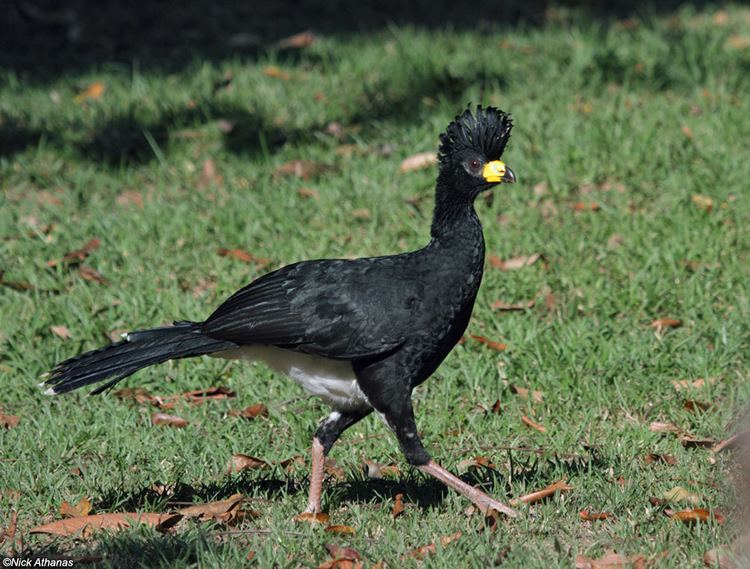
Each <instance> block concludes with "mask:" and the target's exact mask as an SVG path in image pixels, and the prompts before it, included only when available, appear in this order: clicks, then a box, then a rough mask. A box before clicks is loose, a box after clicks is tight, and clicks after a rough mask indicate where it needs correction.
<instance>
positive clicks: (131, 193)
mask: <svg viewBox="0 0 750 569" xmlns="http://www.w3.org/2000/svg"><path fill="white" fill-rule="evenodd" d="M115 202H117V205H122V206H126V205H134V206H136V207H137V208H139V209H143V195H142V194H141V192H138V191H135V190H125V191H124V192H122V193H120V195H118V196H117V197H116V198H115Z"/></svg>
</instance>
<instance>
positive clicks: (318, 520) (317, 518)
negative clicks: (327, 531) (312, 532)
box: [294, 512, 331, 524]
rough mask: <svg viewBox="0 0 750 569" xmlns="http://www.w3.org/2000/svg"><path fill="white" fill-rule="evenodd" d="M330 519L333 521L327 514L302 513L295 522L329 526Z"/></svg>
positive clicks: (295, 517)
mask: <svg viewBox="0 0 750 569" xmlns="http://www.w3.org/2000/svg"><path fill="white" fill-rule="evenodd" d="M329 519H331V516H329V515H328V514H326V513H325V512H317V513H313V512H302V513H301V514H297V515H296V516H294V521H295V522H308V523H311V524H327V523H328V520H329Z"/></svg>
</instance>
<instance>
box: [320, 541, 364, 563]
mask: <svg viewBox="0 0 750 569" xmlns="http://www.w3.org/2000/svg"><path fill="white" fill-rule="evenodd" d="M325 548H326V550H327V551H328V554H329V555H330V556H331V557H333V558H334V559H349V560H351V561H359V560H360V559H361V557H360V555H359V553H358V552H357V551H356V550H354V549H352V548H351V547H341V546H340V545H336V544H335V543H326V544H325Z"/></svg>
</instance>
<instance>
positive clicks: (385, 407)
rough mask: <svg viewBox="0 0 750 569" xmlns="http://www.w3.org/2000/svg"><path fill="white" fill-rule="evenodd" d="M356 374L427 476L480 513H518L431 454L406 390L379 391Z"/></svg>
mask: <svg viewBox="0 0 750 569" xmlns="http://www.w3.org/2000/svg"><path fill="white" fill-rule="evenodd" d="M358 377H359V378H360V386H361V387H362V388H363V391H364V392H365V395H367V397H368V400H369V401H370V404H371V405H373V406H374V407H375V410H376V411H377V412H378V414H379V415H380V417H381V418H382V419H383V420H384V421H385V423H386V425H388V427H389V428H390V429H391V430H392V431H393V432H394V433H395V435H396V438H397V439H398V442H399V445H400V446H401V451H402V452H403V453H404V456H405V457H406V460H407V461H409V464H412V465H414V466H416V467H417V468H419V469H420V470H421V471H422V472H425V473H427V474H429V475H430V476H434V477H435V478H437V479H438V480H440V481H441V482H442V483H443V484H445V485H446V486H448V487H450V488H453V489H454V490H455V491H456V492H458V493H459V494H461V495H463V496H466V497H467V498H468V499H469V500H471V502H472V503H473V504H474V505H475V506H476V507H477V508H479V510H480V511H482V512H483V513H487V512H488V511H490V510H497V511H499V512H502V513H503V514H505V515H507V516H510V517H516V516H517V515H518V513H517V512H516V511H515V510H513V509H512V508H510V507H508V506H506V505H505V504H503V503H502V502H499V501H497V500H495V499H494V498H492V497H490V496H488V495H487V494H485V493H484V492H482V491H481V490H479V489H478V488H475V487H474V486H471V485H470V484H467V483H466V482H464V481H463V480H461V479H460V478H458V477H457V476H455V475H454V474H451V473H450V472H448V471H447V470H446V469H444V468H443V467H442V466H440V465H438V464H437V463H436V462H435V461H433V460H432V459H431V458H430V455H429V454H428V452H427V451H426V450H425V448H424V445H423V444H422V441H421V439H420V438H419V435H418V434H417V424H416V422H415V421H414V409H413V408H412V404H411V397H410V396H409V394H408V393H407V394H405V395H404V396H401V397H398V396H395V395H394V394H393V393H387V392H382V391H380V390H379V389H377V386H378V384H377V383H375V382H370V381H368V379H369V378H368V376H367V375H366V374H364V373H363V374H361V375H360V376H358Z"/></svg>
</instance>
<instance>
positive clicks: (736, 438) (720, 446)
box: [0, 419, 750, 452]
mask: <svg viewBox="0 0 750 569" xmlns="http://www.w3.org/2000/svg"><path fill="white" fill-rule="evenodd" d="M1 422H2V419H0V423H1ZM748 439H750V430H747V431H743V432H741V433H737V434H736V435H732V436H731V437H729V438H728V439H724V440H723V441H720V442H718V443H716V444H715V445H714V446H713V448H712V449H711V450H712V451H714V452H721V451H723V450H726V449H731V448H734V447H736V446H737V444H738V443H740V442H742V441H746V440H748Z"/></svg>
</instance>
